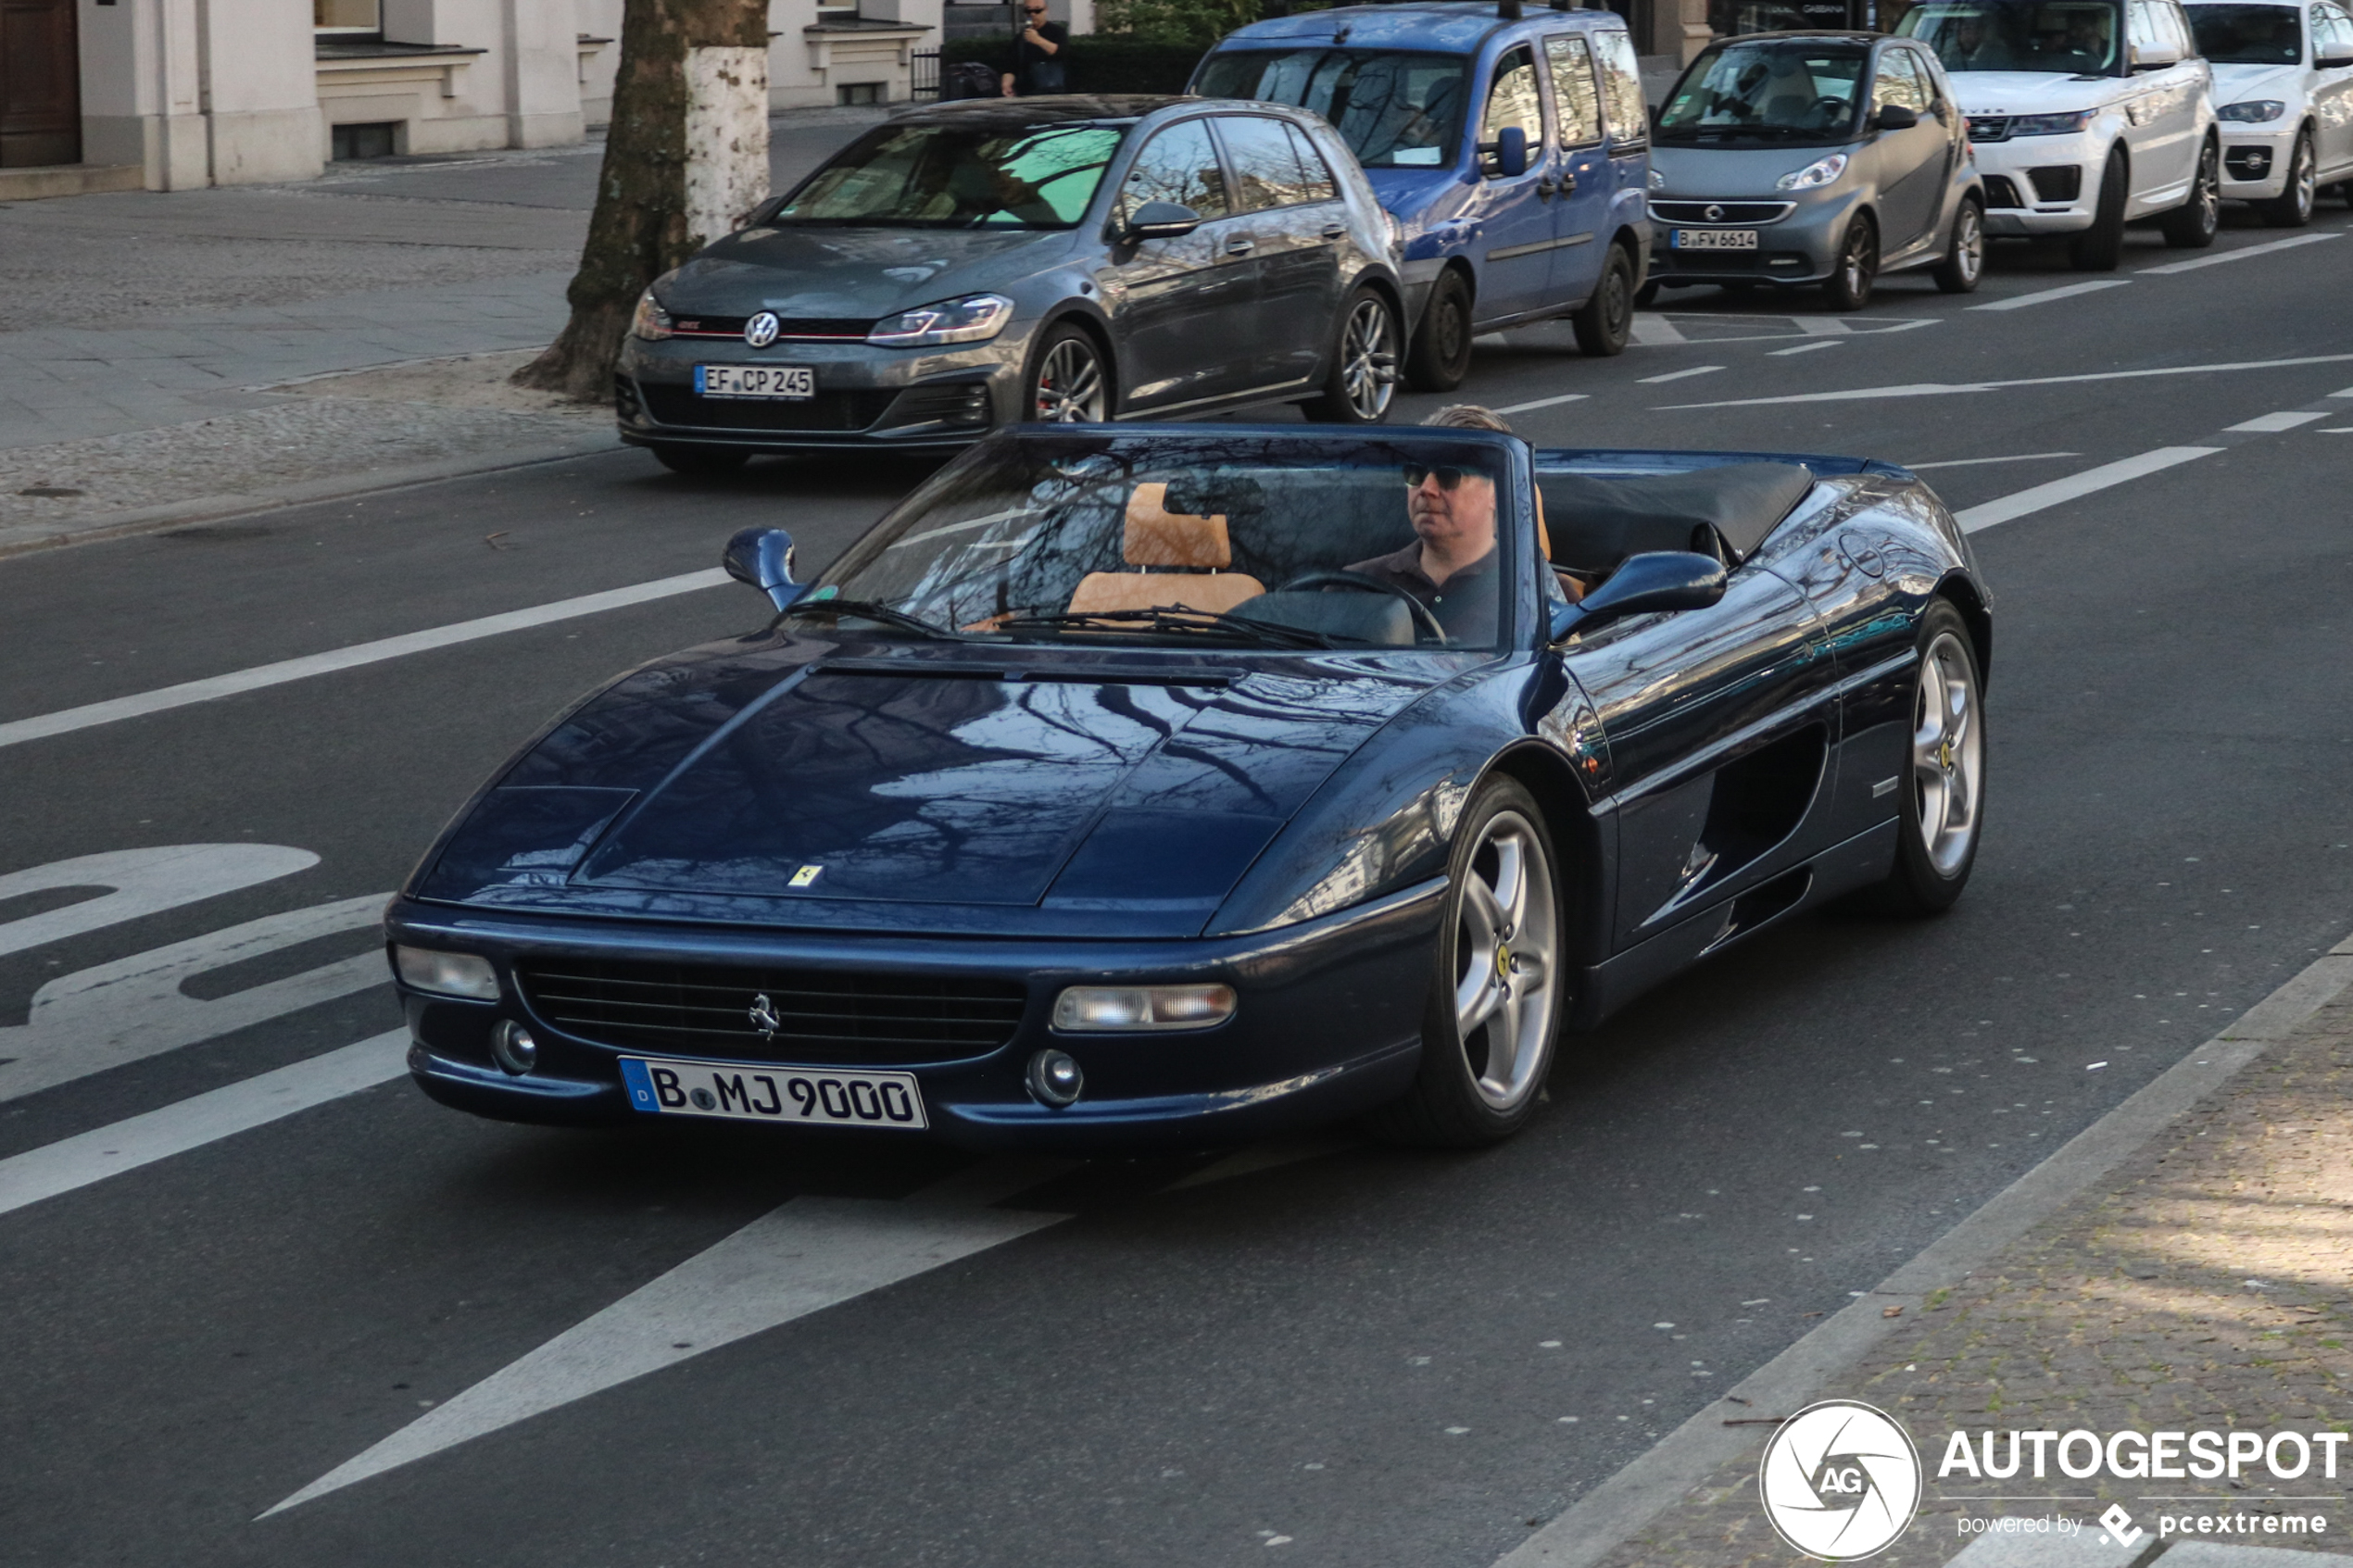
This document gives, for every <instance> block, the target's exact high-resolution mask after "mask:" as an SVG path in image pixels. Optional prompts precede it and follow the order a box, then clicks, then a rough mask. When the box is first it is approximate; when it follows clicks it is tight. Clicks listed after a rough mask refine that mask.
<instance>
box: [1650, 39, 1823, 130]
mask: <svg viewBox="0 0 2353 1568" xmlns="http://www.w3.org/2000/svg"><path fill="white" fill-rule="evenodd" d="M1869 61H1870V52H1869V50H1867V49H1862V48H1856V47H1841V46H1837V45H1830V46H1825V45H1823V44H1819V43H1793V44H1792V43H1775V42H1759V43H1746V42H1741V41H1734V42H1730V43H1726V44H1717V45H1715V46H1714V47H1712V48H1710V49H1709V50H1708V51H1707V53H1706V54H1705V55H1702V56H1700V57H1699V59H1698V60H1697V61H1696V62H1694V63H1693V65H1692V69H1691V70H1690V71H1689V72H1687V73H1686V74H1685V75H1684V77H1683V80H1682V81H1681V82H1679V83H1678V84H1677V86H1676V89H1675V94H1674V96H1673V97H1671V98H1669V99H1667V107H1665V108H1662V109H1661V110H1659V113H1658V129H1657V132H1656V137H1657V140H1658V141H1659V142H1660V143H1661V144H1665V145H1668V146H1674V145H1690V144H1699V143H1706V142H1722V141H1742V140H1749V139H1755V140H1758V141H1773V142H1796V143H1803V142H1809V141H1811V142H1831V141H1842V140H1844V139H1845V138H1846V137H1847V136H1848V135H1849V134H1851V133H1852V132H1853V128H1854V125H1855V116H1856V108H1857V107H1858V106H1859V104H1860V103H1861V101H1862V98H1863V87H1864V82H1865V76H1864V72H1865V69H1866V68H1867V67H1868V66H1869Z"/></svg>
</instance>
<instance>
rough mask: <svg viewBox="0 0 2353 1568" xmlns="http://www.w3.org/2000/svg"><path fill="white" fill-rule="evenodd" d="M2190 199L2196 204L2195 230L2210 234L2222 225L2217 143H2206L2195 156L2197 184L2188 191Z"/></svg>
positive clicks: (2219, 154) (2220, 156)
mask: <svg viewBox="0 0 2353 1568" xmlns="http://www.w3.org/2000/svg"><path fill="white" fill-rule="evenodd" d="M2190 200H2191V201H2193V202H2195V203H2196V205H2197V232H2199V233H2201V234H2211V233H2213V232H2215V231H2216V230H2218V229H2220V228H2221V226H2222V149H2221V145H2220V144H2217V143H2213V142H2208V143H2207V144H2206V150H2205V151H2204V152H2202V153H2200V154H2198V156H2197V185H2196V189H2194V190H2193V191H2191V192H2190Z"/></svg>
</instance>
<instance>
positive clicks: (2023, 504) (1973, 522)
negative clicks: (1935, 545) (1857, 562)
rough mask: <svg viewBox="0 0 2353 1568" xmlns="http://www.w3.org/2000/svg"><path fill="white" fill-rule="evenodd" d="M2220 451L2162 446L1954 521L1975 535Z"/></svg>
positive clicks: (1958, 516) (1961, 515)
mask: <svg viewBox="0 0 2353 1568" xmlns="http://www.w3.org/2000/svg"><path fill="white" fill-rule="evenodd" d="M2221 450H2222V448H2221V447H2220V446H2160V447H2158V449H2157V450H2156V451H2154V452H2144V453H2142V454H2141V455H2140V456H2139V457H2137V458H2124V459H2122V460H2121V461H2119V462H2113V463H2103V464H2101V465H2100V466H2099V467H2098V468H2095V469H2085V470H2083V471H2082V473H2079V474H2071V475H2070V476H2069V477H2068V478H2066V479H2055V480H2052V481H2051V482H2050V483H2048V484H2038V485H2036V486H2034V488H2033V489H2032V490H2021V491H2020V492H2018V494H2016V495H2005V496H2003V497H2002V498H2001V499H2000V500H1998V501H1988V502H1986V503H1985V504H1984V505H1982V506H1977V507H1971V508H1969V509H1968V510H1967V511H1964V512H1957V513H1956V514H1954V516H1955V520H1956V521H1958V522H1959V523H1960V525H1961V532H1962V533H1977V532H1978V531H1979V530H1981V529H1986V528H1991V527H1993V526H1994V524H1996V523H2001V522H2008V521H2011V520H2013V519H2015V518H2021V517H2024V516H2026V515H2027V514H2028V513H2030V512H2039V511H2041V510H2043V509H2044V508H2045V507H2056V506H2057V505H2059V504H2060V503H2061V502H2063V501H2072V500H2075V499H2077V498H2079V497H2081V496H2084V495H2091V494H2093V493H2094V492H2095V491H2099V490H2106V489H2108V487H2109V486H2110V485H2114V484H2122V483H2125V482H2126V481H2128V480H2134V479H2140V478H2142V477H2144V476H2145V475H2147V474H2152V473H2158V472H2161V471H2163V470H2166V469H2170V468H2173V467H2175V466H2177V465H2178V464H2182V463H2187V462H2194V461H2196V459H2198V458H2210V457H2212V456H2213V455H2214V454H2215V453H2217V452H2220V451H2221Z"/></svg>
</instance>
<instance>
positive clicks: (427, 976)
mask: <svg viewBox="0 0 2353 1568" xmlns="http://www.w3.org/2000/svg"><path fill="white" fill-rule="evenodd" d="M392 967H393V968H394V969H395V970H396V971H398V972H399V974H400V979H401V982H402V983H403V984H404V985H409V986H410V987H412V988H414V989H416V990H419V991H431V992H433V993H434V995H435V996H441V997H465V998H466V999H467V1000H468V1001H472V1002H495V1001H497V999H498V972H497V970H495V969H493V968H492V967H491V966H490V960H488V959H485V958H484V957H482V956H481V955H480V954H477V953H437V952H434V950H433V949H432V948H430V947H398V946H396V947H394V948H393V949H392Z"/></svg>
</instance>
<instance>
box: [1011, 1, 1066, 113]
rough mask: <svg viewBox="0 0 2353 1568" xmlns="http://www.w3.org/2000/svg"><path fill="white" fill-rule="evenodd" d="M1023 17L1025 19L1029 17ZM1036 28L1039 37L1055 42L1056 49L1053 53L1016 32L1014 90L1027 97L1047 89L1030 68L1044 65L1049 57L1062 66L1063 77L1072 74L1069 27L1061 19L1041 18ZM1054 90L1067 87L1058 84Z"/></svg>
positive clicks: (1049, 59)
mask: <svg viewBox="0 0 2353 1568" xmlns="http://www.w3.org/2000/svg"><path fill="white" fill-rule="evenodd" d="M1025 20H1026V19H1025ZM1036 31H1037V33H1038V37H1040V38H1042V39H1044V40H1045V41H1046V42H1047V43H1049V44H1052V45H1053V46H1054V53H1052V54H1051V55H1050V54H1048V53H1046V51H1045V50H1043V49H1040V48H1039V47H1038V45H1037V44H1032V43H1031V42H1030V41H1029V40H1028V39H1026V38H1023V37H1021V36H1020V35H1018V34H1016V35H1015V36H1014V38H1013V92H1014V94H1015V95H1016V96H1019V97H1025V98H1026V97H1027V96H1028V95H1029V94H1032V93H1042V92H1045V91H1047V89H1045V88H1041V87H1039V86H1038V85H1037V84H1036V83H1034V82H1031V81H1030V79H1029V73H1030V70H1031V68H1033V67H1035V66H1039V65H1043V64H1045V63H1047V62H1048V61H1051V62H1052V63H1053V64H1055V65H1058V66H1062V67H1063V79H1064V80H1065V81H1067V80H1068V78H1069V69H1068V59H1069V55H1070V29H1068V28H1066V27H1064V26H1063V24H1062V23H1060V22H1039V23H1038V25H1037V28H1036ZM1052 91H1054V92H1057V93H1060V92H1063V91H1064V89H1063V88H1060V87H1057V88H1054V89H1052Z"/></svg>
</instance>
